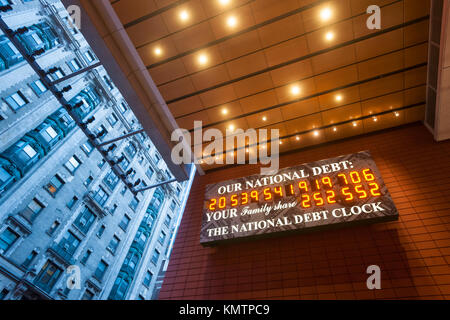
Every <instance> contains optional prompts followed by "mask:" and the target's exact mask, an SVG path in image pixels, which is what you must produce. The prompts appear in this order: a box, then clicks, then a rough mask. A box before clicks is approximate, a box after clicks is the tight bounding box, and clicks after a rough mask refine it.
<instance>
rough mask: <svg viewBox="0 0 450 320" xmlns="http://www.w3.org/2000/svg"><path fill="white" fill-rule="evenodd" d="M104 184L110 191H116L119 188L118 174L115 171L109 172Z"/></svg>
mask: <svg viewBox="0 0 450 320" xmlns="http://www.w3.org/2000/svg"><path fill="white" fill-rule="evenodd" d="M103 182H104V183H105V184H106V186H107V187H108V188H109V189H110V190H114V188H115V187H116V186H117V184H118V183H119V178H118V177H117V176H116V174H115V173H114V171H112V170H109V172H108V174H107V175H106V176H105V178H104V179H103Z"/></svg>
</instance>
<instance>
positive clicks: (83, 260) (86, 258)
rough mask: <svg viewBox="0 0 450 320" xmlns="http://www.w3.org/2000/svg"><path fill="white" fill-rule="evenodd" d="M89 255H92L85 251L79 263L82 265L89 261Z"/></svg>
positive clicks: (90, 252)
mask: <svg viewBox="0 0 450 320" xmlns="http://www.w3.org/2000/svg"><path fill="white" fill-rule="evenodd" d="M91 254H92V250H87V251H86V252H85V253H84V255H83V257H82V258H81V260H80V262H81V263H82V264H83V265H84V264H86V262H87V261H88V260H89V257H90V256H91Z"/></svg>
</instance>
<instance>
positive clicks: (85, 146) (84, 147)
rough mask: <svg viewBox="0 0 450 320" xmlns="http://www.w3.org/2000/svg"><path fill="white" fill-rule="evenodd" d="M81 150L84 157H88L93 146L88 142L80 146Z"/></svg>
mask: <svg viewBox="0 0 450 320" xmlns="http://www.w3.org/2000/svg"><path fill="white" fill-rule="evenodd" d="M81 150H83V152H84V153H86V155H90V154H91V152H92V150H94V146H93V145H92V144H91V143H90V142H89V141H86V142H85V143H83V144H82V145H81Z"/></svg>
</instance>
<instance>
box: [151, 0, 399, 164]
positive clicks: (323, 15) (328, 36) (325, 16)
mask: <svg viewBox="0 0 450 320" xmlns="http://www.w3.org/2000/svg"><path fill="white" fill-rule="evenodd" d="M217 1H218V2H219V4H221V5H222V6H226V5H229V4H230V2H231V0H217ZM319 15H320V19H321V20H322V21H323V22H327V21H329V20H330V19H331V18H332V17H333V11H332V10H331V8H329V7H326V8H323V9H322V10H321V11H320V13H319ZM178 17H179V19H180V21H182V22H187V21H188V20H189V19H190V13H189V11H188V10H182V11H180V12H179V14H178ZM226 24H227V26H228V27H230V28H234V27H236V26H237V24H238V20H237V18H236V17H235V16H233V15H231V16H228V17H227V19H226ZM334 38H335V34H334V32H333V31H328V32H326V33H325V36H324V39H325V40H326V41H328V42H330V41H332V40H334ZM153 52H154V54H155V56H162V54H163V49H162V48H161V47H160V46H157V47H155V48H154V50H153ZM208 61H209V59H208V56H207V55H206V54H205V53H201V54H199V55H198V56H197V62H198V64H199V65H200V66H205V65H206V64H207V63H208ZM290 92H291V95H292V96H294V97H296V96H299V95H300V93H301V88H300V86H298V85H291V87H290ZM343 100H344V97H343V96H342V95H341V94H336V95H335V101H336V102H337V103H340V102H342V101H343ZM221 113H222V114H223V115H224V116H226V115H228V113H229V111H228V109H227V108H225V107H224V108H222V110H221ZM394 115H395V117H399V116H400V113H399V112H394ZM372 119H373V121H374V122H377V121H378V118H377V117H373V118H372ZM267 120H268V119H267V116H266V115H263V116H262V121H264V122H266V121H267ZM352 125H353V127H357V126H358V122H356V121H354V122H352ZM235 129H236V127H235V125H234V124H229V125H228V130H229V131H234V130H235ZM333 132H337V127H333ZM312 134H313V136H315V137H318V136H320V132H319V130H314V131H313V132H312ZM295 140H296V141H300V136H296V137H295ZM281 144H283V142H282V141H280V145H281ZM261 148H264V146H262V147H261ZM246 152H247V153H249V148H246ZM233 154H234V152H233ZM216 159H219V156H216ZM200 163H203V161H202V160H201V161H200Z"/></svg>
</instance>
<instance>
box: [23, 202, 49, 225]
mask: <svg viewBox="0 0 450 320" xmlns="http://www.w3.org/2000/svg"><path fill="white" fill-rule="evenodd" d="M44 208H45V207H44V205H43V204H42V203H41V202H39V201H38V200H37V199H36V198H33V200H31V202H30V203H29V204H28V205H27V206H26V208H25V209H24V210H23V211H22V212H21V215H22V216H23V217H24V218H25V219H27V220H28V221H30V222H33V221H34V219H36V217H37V216H38V214H39V213H41V212H42V210H44Z"/></svg>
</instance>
